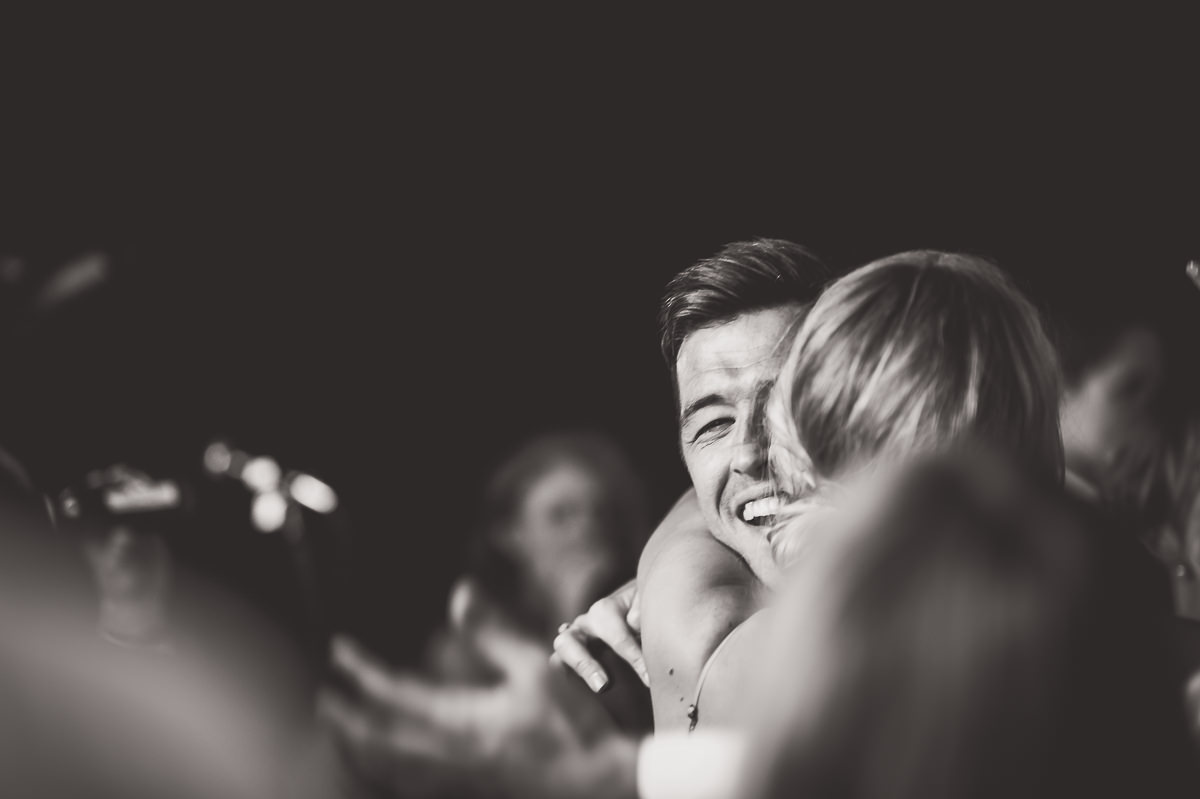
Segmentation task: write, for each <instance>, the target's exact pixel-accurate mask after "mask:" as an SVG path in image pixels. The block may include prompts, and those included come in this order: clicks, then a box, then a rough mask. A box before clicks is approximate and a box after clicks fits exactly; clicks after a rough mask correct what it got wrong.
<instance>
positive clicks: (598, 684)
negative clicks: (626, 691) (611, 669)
mask: <svg viewBox="0 0 1200 799" xmlns="http://www.w3.org/2000/svg"><path fill="white" fill-rule="evenodd" d="M587 684H588V688H591V689H592V693H597V694H598V693H600V692H601V691H603V690H604V688H605V686H607V685H608V678H607V677H605V676H604V675H603V674H601V673H600V672H598V671H593V672H592V673H591V674H589V675H588V678H587Z"/></svg>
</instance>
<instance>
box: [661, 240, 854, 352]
mask: <svg viewBox="0 0 1200 799" xmlns="http://www.w3.org/2000/svg"><path fill="white" fill-rule="evenodd" d="M829 277H830V270H829V267H827V266H826V265H825V263H824V262H823V261H822V260H821V259H820V258H819V257H818V256H817V255H816V254H814V253H813V252H812V251H811V250H807V249H805V248H804V247H801V246H800V245H799V244H794V243H792V242H790V241H785V240H783V239H753V240H751V241H735V242H734V243H732V244H726V245H725V246H724V247H723V248H722V249H721V251H720V252H718V253H717V254H716V255H714V256H712V257H711V258H705V259H704V260H703V261H700V262H698V263H696V264H693V265H692V266H689V267H688V268H687V269H685V270H683V271H682V272H680V273H679V274H678V275H676V276H675V277H674V278H672V279H671V282H670V283H668V284H667V291H666V294H665V295H664V296H663V301H662V305H661V306H660V308H659V312H658V322H659V329H660V330H661V331H662V353H663V357H664V358H665V359H666V361H667V366H668V367H670V368H671V369H672V370H674V368H675V359H676V358H677V357H678V356H679V348H680V347H681V346H683V341H684V339H686V338H687V337H688V336H690V335H691V334H692V333H695V332H696V331H697V330H700V329H702V328H706V327H712V326H713V325H718V324H721V323H723V322H728V321H730V320H732V319H733V318H734V317H737V316H740V315H741V314H744V313H750V312H752V311H761V310H764V309H767V308H777V307H779V306H781V305H791V304H797V305H811V304H812V303H813V302H815V301H816V299H817V297H818V295H820V293H821V289H822V287H824V285H825V282H826V281H827V280H828V279H829Z"/></svg>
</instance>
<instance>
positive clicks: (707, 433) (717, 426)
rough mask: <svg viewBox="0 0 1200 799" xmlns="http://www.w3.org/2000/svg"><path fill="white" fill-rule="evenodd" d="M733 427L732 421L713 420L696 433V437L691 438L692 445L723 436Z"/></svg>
mask: <svg viewBox="0 0 1200 799" xmlns="http://www.w3.org/2000/svg"><path fill="white" fill-rule="evenodd" d="M732 426H733V420H732V419H726V418H721V419H713V420H712V421H711V422H709V423H708V424H706V425H704V426H703V427H701V428H700V429H699V430H697V431H696V435H694V436H692V443H695V442H697V441H701V440H704V439H713V438H717V437H718V436H721V435H723V434H724V433H725V432H726V431H727V430H729V428H730V427H732Z"/></svg>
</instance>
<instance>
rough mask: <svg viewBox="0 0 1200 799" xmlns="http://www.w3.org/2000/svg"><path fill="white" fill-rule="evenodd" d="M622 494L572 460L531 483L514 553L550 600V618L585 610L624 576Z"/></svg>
mask: <svg viewBox="0 0 1200 799" xmlns="http://www.w3.org/2000/svg"><path fill="white" fill-rule="evenodd" d="M618 503H619V499H618V497H617V496H616V495H615V492H614V491H613V490H612V488H611V486H610V485H609V483H608V481H606V480H605V479H604V478H603V477H602V476H601V475H600V474H599V473H597V471H596V470H595V469H593V468H590V467H588V466H586V465H584V464H582V463H578V462H576V461H574V460H570V459H563V460H560V461H558V462H557V463H555V464H554V465H553V466H551V467H550V468H548V469H547V470H546V471H545V472H544V473H542V474H541V475H540V476H539V477H538V478H537V479H535V480H534V481H533V483H531V484H530V486H529V489H528V490H527V491H526V493H525V496H524V499H523V501H522V502H521V505H520V508H519V511H518V514H517V517H516V519H515V520H514V521H515V523H514V524H513V527H512V534H511V535H512V540H511V545H512V547H513V549H514V550H515V554H516V556H517V557H518V558H519V559H520V560H522V561H524V562H525V563H527V564H529V566H530V568H531V571H532V572H533V574H534V576H535V579H536V580H537V581H538V583H539V584H540V585H541V586H542V587H543V590H544V592H545V593H547V594H548V599H549V600H550V601H551V602H553V603H554V604H555V605H556V608H555V609H554V614H553V615H552V616H551V618H561V619H567V618H572V617H574V616H576V615H578V614H579V613H582V612H583V611H584V610H586V609H587V606H588V604H589V603H590V602H591V600H592V599H594V598H595V597H596V596H598V595H599V592H600V591H601V590H602V589H601V588H600V586H602V585H603V584H606V583H608V582H610V581H612V580H614V579H616V578H617V577H619V576H620V575H619V574H617V572H618V570H619V569H620V565H621V551H620V550H621V544H622V542H623V541H624V540H626V539H628V538H629V537H630V533H631V531H628V530H620V529H618V525H619V524H620V523H621V519H622V514H621V512H620V509H619V507H618Z"/></svg>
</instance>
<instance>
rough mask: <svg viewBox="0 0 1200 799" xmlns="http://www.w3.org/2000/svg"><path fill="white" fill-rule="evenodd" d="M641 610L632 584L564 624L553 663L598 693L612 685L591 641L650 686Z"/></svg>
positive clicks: (555, 643) (599, 601)
mask: <svg viewBox="0 0 1200 799" xmlns="http://www.w3.org/2000/svg"><path fill="white" fill-rule="evenodd" d="M640 635H641V609H640V607H639V605H638V595H637V580H630V581H629V582H627V583H625V585H623V586H621V587H620V588H618V589H617V590H616V591H614V592H613V593H611V594H609V595H608V596H606V597H604V598H603V599H600V600H597V601H596V602H595V603H594V604H593V605H592V606H591V608H590V609H588V612H587V613H584V614H582V615H580V616H578V617H576V618H575V620H574V621H572V622H570V623H568V624H564V625H563V626H562V627H560V628H559V630H558V636H557V637H556V638H555V639H554V654H553V655H551V657H550V660H551V662H557V663H562V664H565V665H566V666H568V667H569V668H570V669H571V670H572V671H574V672H575V673H576V674H578V675H579V676H580V677H581V678H583V681H584V682H586V683H587V684H588V687H589V688H591V689H592V690H593V691H595V692H596V693H599V692H600V691H603V690H604V689H605V688H607V687H608V685H609V676H608V673H607V672H606V671H605V670H604V668H603V667H602V666H601V665H600V663H599V661H597V660H596V659H595V658H594V657H592V654H591V652H589V651H588V647H587V645H588V642H589V641H593V640H596V641H600V642H602V643H604V644H606V645H607V646H608V647H609V648H610V649H612V650H613V651H614V652H616V653H617V654H618V655H619V656H620V657H621V658H622V659H624V660H625V661H626V662H627V663H629V665H630V666H632V667H633V670H634V671H636V672H637V674H638V676H639V677H641V679H642V682H643V683H645V684H646V685H647V686H649V685H650V678H649V676H648V674H647V672H646V663H645V660H644V659H643V657H642V644H641V640H640Z"/></svg>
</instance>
